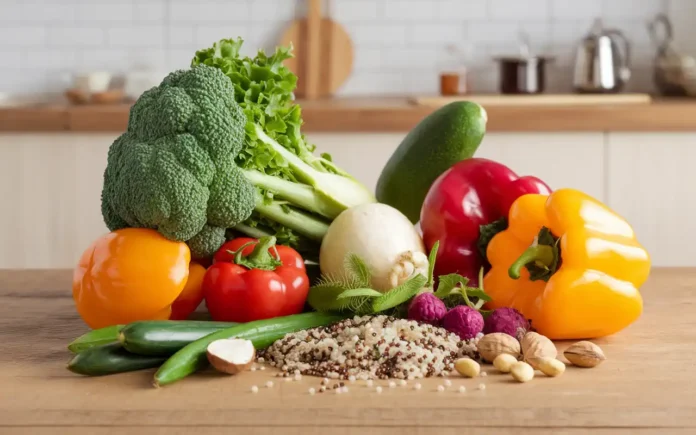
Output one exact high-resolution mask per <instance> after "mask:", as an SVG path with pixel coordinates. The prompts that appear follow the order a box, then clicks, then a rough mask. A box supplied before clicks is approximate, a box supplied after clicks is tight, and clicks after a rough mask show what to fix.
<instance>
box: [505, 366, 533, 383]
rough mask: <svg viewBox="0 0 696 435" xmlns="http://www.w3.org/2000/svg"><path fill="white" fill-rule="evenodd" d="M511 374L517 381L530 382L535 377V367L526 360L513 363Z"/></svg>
mask: <svg viewBox="0 0 696 435" xmlns="http://www.w3.org/2000/svg"><path fill="white" fill-rule="evenodd" d="M510 374H511V375H512V377H513V378H514V379H515V380H516V381H517V382H529V381H531V380H532V379H534V369H533V368H532V366H530V365H529V364H527V363H526V362H524V361H518V362H516V363H515V364H513V365H512V367H511V368H510Z"/></svg>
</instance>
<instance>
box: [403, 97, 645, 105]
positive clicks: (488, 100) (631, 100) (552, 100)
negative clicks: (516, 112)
mask: <svg viewBox="0 0 696 435" xmlns="http://www.w3.org/2000/svg"><path fill="white" fill-rule="evenodd" d="M454 101H474V102H476V103H478V104H480V105H482V106H496V105H498V106H515V105H518V106H573V105H594V104H649V103H650V102H651V101H652V98H651V96H650V95H649V94H540V95H485V94H484V95H475V94H474V95H461V96H454V97H442V96H437V95H436V96H415V97H411V98H409V102H411V103H412V104H417V105H420V106H430V107H441V106H444V105H446V104H449V103H452V102H454Z"/></svg>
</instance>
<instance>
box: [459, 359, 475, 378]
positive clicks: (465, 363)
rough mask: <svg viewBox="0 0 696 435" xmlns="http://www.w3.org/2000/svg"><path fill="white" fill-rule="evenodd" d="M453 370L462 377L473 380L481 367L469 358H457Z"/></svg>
mask: <svg viewBox="0 0 696 435" xmlns="http://www.w3.org/2000/svg"><path fill="white" fill-rule="evenodd" d="M454 369H455V370H456V371H457V373H459V374H460V375H462V376H465V377H467V378H475V377H476V376H478V375H479V372H480V371H481V366H480V365H479V363H477V362H476V361H474V360H473V359H471V358H459V359H458V360H457V361H455V363H454Z"/></svg>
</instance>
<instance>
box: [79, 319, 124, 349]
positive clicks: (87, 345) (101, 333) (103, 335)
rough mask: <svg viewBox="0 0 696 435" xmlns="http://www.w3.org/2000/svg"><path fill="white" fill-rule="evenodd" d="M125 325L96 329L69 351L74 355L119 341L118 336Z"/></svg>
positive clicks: (81, 337)
mask: <svg viewBox="0 0 696 435" xmlns="http://www.w3.org/2000/svg"><path fill="white" fill-rule="evenodd" d="M123 326H124V325H112V326H107V327H105V328H100V329H94V330H92V331H89V332H87V333H86V334H83V335H81V336H79V337H77V338H76V339H75V340H73V341H72V343H70V344H69V345H68V349H69V350H70V352H72V353H80V352H82V351H84V350H86V349H91V348H93V347H97V346H102V345H105V344H108V343H114V342H116V341H118V334H119V333H120V332H121V329H123Z"/></svg>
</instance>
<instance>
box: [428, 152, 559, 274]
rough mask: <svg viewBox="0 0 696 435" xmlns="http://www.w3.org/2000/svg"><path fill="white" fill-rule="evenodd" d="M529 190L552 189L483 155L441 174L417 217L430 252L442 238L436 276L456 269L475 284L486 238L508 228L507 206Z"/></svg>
mask: <svg viewBox="0 0 696 435" xmlns="http://www.w3.org/2000/svg"><path fill="white" fill-rule="evenodd" d="M527 193H542V194H548V193H551V188H550V187H549V186H548V185H546V183H544V182H543V181H541V180H540V179H538V178H536V177H531V176H526V177H520V176H518V175H517V174H515V173H514V172H513V171H512V170H511V169H510V168H508V167H507V166H505V165H502V164H500V163H497V162H494V161H491V160H487V159H481V158H472V159H467V160H462V161H461V162H459V163H456V164H455V165H454V166H452V167H451V168H450V169H448V170H447V171H445V172H444V173H443V174H441V175H440V176H439V177H438V178H437V179H436V180H435V182H434V183H433V184H432V186H431V187H430V190H429V191H428V194H427V196H426V198H425V202H424V203H423V208H422V209H421V218H420V226H421V230H422V231H423V241H424V242H425V245H426V247H427V249H428V251H430V249H431V248H432V247H433V245H434V244H435V242H437V241H438V240H439V241H440V247H439V249H438V252H437V259H436V262H435V276H440V275H446V274H450V273H458V274H460V275H463V276H465V277H467V278H469V280H470V285H473V286H478V285H479V282H478V276H479V271H480V270H481V267H485V266H487V261H486V256H485V252H486V251H485V247H486V245H487V241H489V240H490V239H491V238H492V237H493V236H494V235H495V234H496V233H498V232H500V231H502V230H504V229H505V228H506V227H507V216H508V212H509V211H510V206H511V205H512V203H513V202H514V201H515V200H516V199H517V198H518V197H520V196H522V195H524V194H527ZM482 231H483V233H484V234H483V236H482Z"/></svg>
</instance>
